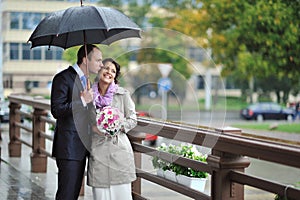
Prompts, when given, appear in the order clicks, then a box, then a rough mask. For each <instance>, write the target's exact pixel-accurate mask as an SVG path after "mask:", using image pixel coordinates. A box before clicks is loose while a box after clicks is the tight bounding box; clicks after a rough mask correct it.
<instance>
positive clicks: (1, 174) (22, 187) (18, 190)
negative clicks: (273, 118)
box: [0, 124, 300, 200]
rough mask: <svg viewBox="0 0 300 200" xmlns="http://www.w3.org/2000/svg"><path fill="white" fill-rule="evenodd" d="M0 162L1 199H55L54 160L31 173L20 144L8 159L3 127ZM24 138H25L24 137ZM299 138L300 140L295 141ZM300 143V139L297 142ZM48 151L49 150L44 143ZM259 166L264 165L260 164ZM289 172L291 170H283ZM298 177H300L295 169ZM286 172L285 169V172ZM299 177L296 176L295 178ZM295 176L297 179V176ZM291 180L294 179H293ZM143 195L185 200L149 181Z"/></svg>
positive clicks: (249, 191)
mask: <svg viewBox="0 0 300 200" xmlns="http://www.w3.org/2000/svg"><path fill="white" fill-rule="evenodd" d="M1 128H2V141H1V143H0V146H1V163H0V199H9V200H15V199H17V200H23V199H24V200H27V199H28V200H29V199H31V200H35V199H37V200H40V199H42V200H43V199H45V200H47V199H54V196H55V192H56V188H57V185H56V184H57V169H56V165H55V161H54V160H53V159H51V158H48V164H47V165H48V166H47V173H32V172H31V171H30V152H31V148H29V147H27V146H25V145H22V156H21V157H20V158H12V157H9V156H8V142H9V136H8V125H6V124H5V125H2V127H1ZM25 138H26V136H25ZM296 139H299V138H296ZM299 141H300V140H299ZM46 147H47V150H49V148H51V145H50V144H47V143H46ZM150 162H151V159H150V158H149V157H147V156H143V157H142V163H143V166H142V168H143V170H147V171H152V170H153V168H152V165H151V163H150ZM260 167H262V168H263V167H266V168H268V166H264V163H260ZM286 170H287V171H289V170H290V169H286ZM296 170H297V174H299V176H300V172H299V170H298V169H296ZM248 171H249V172H250V173H254V174H255V173H257V172H258V173H260V172H262V171H265V170H260V169H255V168H251V166H250V168H249V170H248ZM284 171H285V170H284ZM297 176H298V175H297ZM299 176H298V177H299ZM292 181H293V180H292ZM209 185H210V182H209V180H208V182H207V184H206V188H205V193H207V194H209V191H210V188H209ZM142 195H143V196H144V197H146V198H148V199H151V200H188V199H191V198H187V197H185V196H183V195H180V194H178V193H176V192H174V191H171V190H168V189H166V188H163V187H161V186H158V185H156V184H153V183H151V182H148V181H145V180H142ZM87 199H92V192H91V188H90V187H89V186H87V185H85V194H84V196H81V197H80V198H79V200H87ZM272 199H274V194H270V193H267V192H264V191H261V190H258V189H254V188H251V187H248V186H245V200H272Z"/></svg>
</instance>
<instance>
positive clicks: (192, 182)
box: [177, 174, 207, 192]
mask: <svg viewBox="0 0 300 200" xmlns="http://www.w3.org/2000/svg"><path fill="white" fill-rule="evenodd" d="M177 181H178V183H180V184H182V185H185V186H187V187H190V188H192V189H194V190H198V191H200V192H204V189H205V184H206V181H207V178H194V177H188V176H184V175H180V174H179V175H177Z"/></svg>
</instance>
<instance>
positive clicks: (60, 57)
mask: <svg viewBox="0 0 300 200" xmlns="http://www.w3.org/2000/svg"><path fill="white" fill-rule="evenodd" d="M53 49H54V48H53ZM55 50H56V57H55V60H61V59H62V54H63V50H62V49H61V48H58V47H56V48H55Z"/></svg>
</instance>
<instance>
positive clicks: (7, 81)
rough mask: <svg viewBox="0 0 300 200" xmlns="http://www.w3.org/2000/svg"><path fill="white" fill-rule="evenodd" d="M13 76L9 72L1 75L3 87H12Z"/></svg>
mask: <svg viewBox="0 0 300 200" xmlns="http://www.w3.org/2000/svg"><path fill="white" fill-rule="evenodd" d="M12 80H13V76H12V75H11V74H9V75H3V88H13V81H12Z"/></svg>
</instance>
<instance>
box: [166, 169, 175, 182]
mask: <svg viewBox="0 0 300 200" xmlns="http://www.w3.org/2000/svg"><path fill="white" fill-rule="evenodd" d="M164 176H165V178H166V179H168V180H170V181H174V182H177V179H176V174H175V172H172V171H170V170H166V171H164Z"/></svg>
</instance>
